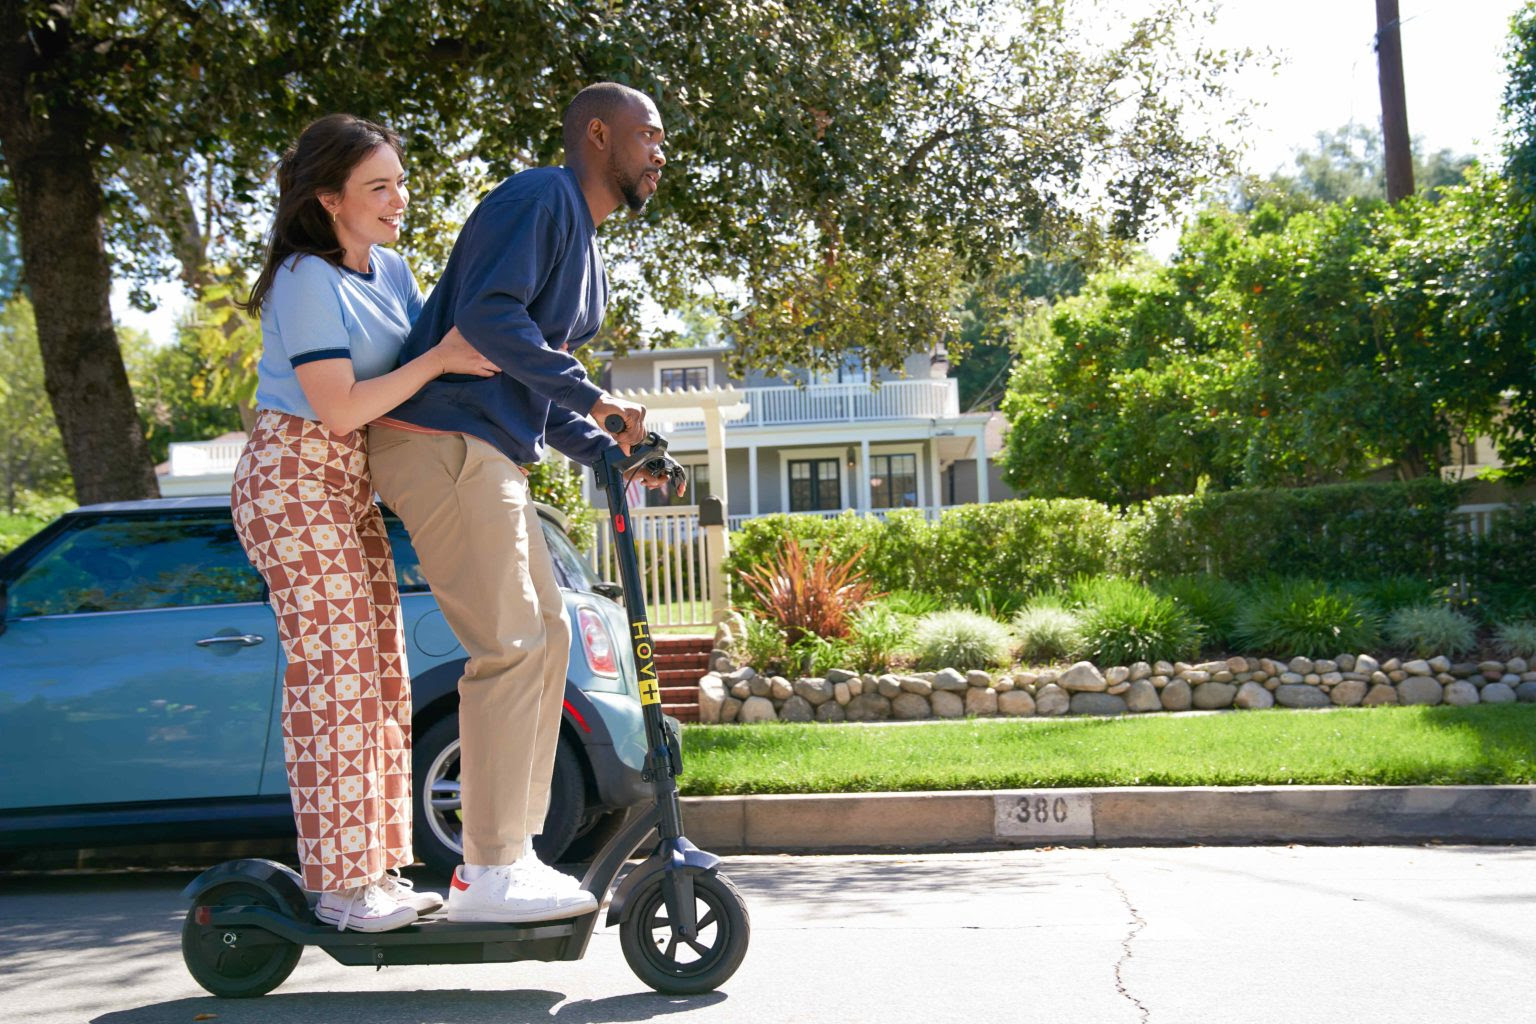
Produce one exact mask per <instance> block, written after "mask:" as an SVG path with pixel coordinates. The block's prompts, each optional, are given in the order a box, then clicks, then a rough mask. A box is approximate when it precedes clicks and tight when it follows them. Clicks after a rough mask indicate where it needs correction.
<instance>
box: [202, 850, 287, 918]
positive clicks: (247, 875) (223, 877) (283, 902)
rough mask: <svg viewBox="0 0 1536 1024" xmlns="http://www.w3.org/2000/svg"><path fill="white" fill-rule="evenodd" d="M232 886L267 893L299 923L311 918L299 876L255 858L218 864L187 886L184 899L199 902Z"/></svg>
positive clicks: (285, 867)
mask: <svg viewBox="0 0 1536 1024" xmlns="http://www.w3.org/2000/svg"><path fill="white" fill-rule="evenodd" d="M230 882H240V883H242V884H244V885H251V886H255V887H256V888H258V889H261V890H263V891H265V892H266V893H267V894H268V895H270V896H271V897H272V898H273V899H275V900H276V901H277V905H278V906H279V907H282V908H284V909H286V910H287V912H288V914H289V916H290V917H292V918H293V919H294V920H296V921H304V920H307V919H308V918H309V901H308V900H307V899H306V898H305V897H304V886H303V884H302V883H301V880H300V878H299V876H298V874H297V873H296V872H294V870H293V869H292V868H290V867H288V866H287V865H285V864H279V863H278V862H277V861H275V860H262V859H259V858H255V857H252V858H247V859H245V860H227V861H225V862H224V863H222V864H215V865H214V866H213V867H211V868H209V869H208V870H207V871H204V872H203V873H202V874H200V875H198V876H197V877H196V878H194V879H192V881H191V882H189V883H187V887H186V888H185V889H183V890H181V896H182V898H183V899H185V900H189V901H191V900H196V899H197V897H198V896H199V895H201V894H202V893H204V892H206V891H207V890H209V889H212V888H214V887H215V886H219V885H225V884H227V883H230Z"/></svg>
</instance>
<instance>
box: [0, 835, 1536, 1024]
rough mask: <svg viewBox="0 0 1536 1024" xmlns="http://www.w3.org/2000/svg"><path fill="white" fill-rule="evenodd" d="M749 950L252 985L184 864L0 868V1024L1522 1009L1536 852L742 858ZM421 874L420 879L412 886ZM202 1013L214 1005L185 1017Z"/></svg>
mask: <svg viewBox="0 0 1536 1024" xmlns="http://www.w3.org/2000/svg"><path fill="white" fill-rule="evenodd" d="M726 871H727V873H728V874H729V875H730V876H731V877H732V879H734V880H735V881H736V882H737V884H738V885H739V886H740V888H741V890H742V892H743V894H744V895H745V896H746V898H747V901H748V904H749V906H750V910H751V914H752V925H753V932H752V946H751V949H750V950H749V952H748V954H747V959H746V962H745V964H744V965H743V966H742V968H741V970H740V971H739V972H738V973H737V975H736V976H735V977H734V978H733V979H732V980H731V981H730V982H729V983H728V984H727V985H726V986H725V988H724V989H723V990H722V991H720V992H717V993H714V994H712V995H709V996H701V997H694V998H689V999H676V998H668V997H664V996H660V995H657V994H655V993H652V992H650V990H649V989H645V988H644V987H643V986H641V985H640V983H639V982H638V981H636V979H635V978H634V976H633V975H632V974H631V973H630V971H629V969H628V966H627V965H626V964H625V962H624V959H623V956H622V955H621V953H620V951H619V943H618V935H617V931H616V930H615V929H608V930H602V931H599V933H598V934H597V935H596V936H595V937H594V938H593V941H592V944H591V947H590V948H589V951H588V956H587V959H586V960H584V961H582V962H580V963H575V964H537V963H535V964H487V965H474V966H468V967H463V966H448V967H390V968H386V969H385V970H383V971H380V972H375V971H372V970H369V969H366V968H358V967H342V966H340V965H337V964H335V963H334V962H332V961H331V960H330V959H329V958H328V957H326V956H325V955H324V954H322V953H319V952H318V951H315V950H309V951H307V952H306V953H305V955H304V958H303V960H302V961H301V962H300V963H299V966H298V968H297V970H295V971H294V973H293V976H292V977H291V978H289V980H288V981H287V983H285V984H284V985H283V986H282V987H281V988H279V989H278V990H277V991H276V992H274V993H272V994H271V995H268V996H265V997H263V998H261V999H257V1000H244V1001H235V1000H219V999H214V998H212V997H210V996H207V995H206V994H204V993H203V992H202V990H201V989H199V988H198V987H197V986H196V985H195V984H194V983H193V982H192V980H191V978H190V977H188V976H187V974H186V972H185V970H184V969H183V967H182V964H181V958H180V952H179V947H178V928H179V926H180V920H181V916H182V914H183V912H184V908H183V907H182V905H181V903H180V900H179V898H178V892H179V889H180V888H181V886H182V885H184V884H185V882H186V881H187V880H188V879H189V878H190V877H191V875H190V874H186V873H176V872H156V873H143V874H77V875H60V874H54V875H34V876H11V877H0V979H3V988H0V992H3V1000H0V1018H3V1019H4V1020H5V1021H7V1022H9V1021H18V1022H19V1021H25V1022H29V1024H54V1022H60V1024H62V1022H69V1024H77V1022H84V1021H89V1022H92V1024H191V1022H193V1021H196V1020H199V1019H201V1020H210V1019H211V1020H215V1021H217V1022H218V1024H284V1022H301V1021H302V1022H326V1024H350V1022H358V1024H362V1022H367V1024H439V1022H441V1024H449V1022H452V1024H522V1022H543V1021H554V1022H562V1024H598V1022H618V1021H652V1020H668V1019H670V1020H674V1021H678V1022H688V1024H692V1022H694V1021H701V1022H703V1021H708V1022H715V1021H732V1022H742V1024H745V1022H751V1024H774V1022H781V1021H807V1022H810V1021H814V1022H818V1024H820V1022H842V1021H848V1022H860V1024H864V1022H879V1024H902V1022H914V1024H917V1022H921V1024H933V1022H936V1021H938V1022H946V1021H967V1022H971V1021H975V1022H982V1021H985V1022H991V1021H1010V1022H1014V1021H1017V1022H1035V1021H1039V1022H1052V1024H1062V1022H1091V1024H1100V1022H1104V1024H1118V1022H1125V1024H1137V1022H1154V1024H1173V1022H1191V1024H1194V1022H1200V1024H1207V1022H1221V1024H1246V1022H1255V1024H1257V1022H1264V1024H1271V1022H1273V1024H1297V1022H1311V1021H1329V1022H1335V1021H1339V1022H1347V1024H1376V1022H1382V1024H1385V1022H1391V1024H1417V1022H1424V1024H1455V1022H1467V1024H1484V1022H1489V1021H1499V1022H1504V1021H1511V1022H1514V1021H1531V1020H1536V971H1533V970H1532V968H1531V964H1532V962H1533V961H1536V935H1533V932H1536V850H1533V849H1529V848H1512V847H1420V848H1409V847H1402V848H1382V847H1376V848H1370V847H1358V848H1336V847H1335V848H1302V847H1248V848H1233V847H1222V848H1193V849H1045V850H1026V851H1009V852H1002V853H985V854H933V855H925V856H912V857H901V856H853V857H739V858H731V859H730V860H728V862H727V864H726ZM418 884H420V883H418ZM207 1014H212V1015H216V1016H214V1017H211V1018H210V1017H206V1016H201V1015H207Z"/></svg>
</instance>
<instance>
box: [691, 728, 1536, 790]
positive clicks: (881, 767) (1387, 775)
mask: <svg viewBox="0 0 1536 1024" xmlns="http://www.w3.org/2000/svg"><path fill="white" fill-rule="evenodd" d="M683 748H684V758H683V760H684V774H683V776H682V779H681V780H680V781H681V783H682V790H683V793H684V795H687V796H716V795H727V794H748V793H861V792H895V791H914V790H916V791H922V790H949V789H1026V788H1041V787H1063V786H1246V785H1453V784H1463V785H1466V784H1485V785H1486V784H1505V783H1518V784H1528V783H1532V782H1536V706H1533V705H1497V706H1474V707H1464V708H1452V707H1408V708H1369V709H1365V708H1342V709H1337V710H1333V711H1327V712H1315V711H1282V710H1273V711H1265V712H1263V713H1256V714H1246V713H1230V714H1218V715H1202V716H1195V715H1191V716H1179V717H1163V716H1148V717H1144V718H1143V717H1137V718H1116V719H1106V718H1069V719H1019V720H1005V719H997V720H988V721H956V722H934V723H922V724H917V725H902V726H887V727H881V726H868V725H832V724H827V723H818V724H814V725H789V724H764V725H759V726H741V725H724V726H688V727H687V728H686V730H685V732H684V735H683Z"/></svg>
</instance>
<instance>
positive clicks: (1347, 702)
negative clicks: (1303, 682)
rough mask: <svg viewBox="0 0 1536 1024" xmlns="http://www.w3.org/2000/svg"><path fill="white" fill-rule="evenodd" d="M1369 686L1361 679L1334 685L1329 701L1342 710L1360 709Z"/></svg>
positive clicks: (1347, 680)
mask: <svg viewBox="0 0 1536 1024" xmlns="http://www.w3.org/2000/svg"><path fill="white" fill-rule="evenodd" d="M1366 689H1367V686H1366V684H1365V681H1364V680H1361V679H1346V680H1344V681H1343V682H1340V683H1337V684H1335V685H1334V688H1333V692H1332V693H1330V694H1329V695H1328V697H1329V699H1330V700H1332V701H1333V702H1334V703H1335V704H1337V705H1339V707H1342V708H1352V707H1358V706H1359V704H1360V702H1361V701H1363V700H1365V691H1366Z"/></svg>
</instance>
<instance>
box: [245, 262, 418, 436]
mask: <svg viewBox="0 0 1536 1024" xmlns="http://www.w3.org/2000/svg"><path fill="white" fill-rule="evenodd" d="M368 265H369V268H370V269H369V272H368V273H366V274H359V273H358V272H357V271H355V270H350V269H348V268H346V267H335V266H332V265H331V264H330V263H328V262H326V261H325V260H324V259H322V258H320V257H319V256H313V255H305V254H298V255H295V256H292V257H289V258H287V259H285V260H283V262H282V263H281V264H280V265H279V266H278V268H277V274H276V276H274V277H273V279H272V289H271V290H270V291H268V292H267V296H266V299H265V301H263V302H262V304H261V361H260V362H259V363H257V366H256V374H257V382H256V408H258V409H275V410H277V411H278V412H286V413H290V414H292V415H294V416H302V417H304V418H305V419H307V420H318V419H319V418H320V417H318V416H316V415H315V410H314V409H313V408H311V406H310V404H309V400H308V399H307V398H305V397H304V389H303V388H301V387H299V380H298V377H297V376H296V375H295V374H294V367H296V366H302V365H304V364H305V363H309V362H315V361H317V360H321V359H347V358H350V359H351V360H352V373H353V375H354V376H355V377H356V378H357V379H358V380H368V379H370V378H373V377H379V376H382V375H384V374H386V373H388V372H389V371H391V370H393V369H394V368H395V364H396V362H397V361H398V360H399V358H400V348H401V346H403V345H404V344H405V336H406V335H407V334H408V333H410V330H411V324H413V323H415V322H416V317H417V316H418V315H419V314H420V313H421V306H422V297H421V289H420V288H419V287H417V285H416V278H415V277H414V276H413V275H412V274H411V268H410V267H408V266H406V263H405V260H404V259H402V258H401V257H400V254H399V253H397V252H395V251H394V250H392V249H385V248H383V247H382V246H377V245H376V246H374V247H373V249H372V252H371V253H370V255H369V258H368Z"/></svg>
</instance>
